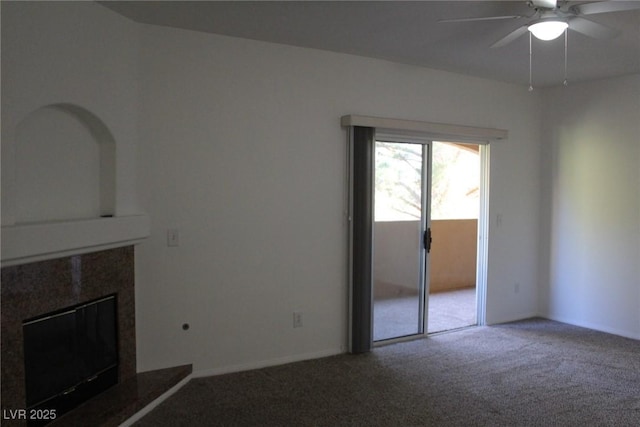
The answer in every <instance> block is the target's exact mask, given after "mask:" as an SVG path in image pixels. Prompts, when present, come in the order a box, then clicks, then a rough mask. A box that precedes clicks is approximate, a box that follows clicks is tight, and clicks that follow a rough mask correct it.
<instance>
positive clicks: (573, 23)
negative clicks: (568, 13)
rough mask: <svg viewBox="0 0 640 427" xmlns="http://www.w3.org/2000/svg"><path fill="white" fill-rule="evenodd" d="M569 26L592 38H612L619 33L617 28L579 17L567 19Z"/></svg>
mask: <svg viewBox="0 0 640 427" xmlns="http://www.w3.org/2000/svg"><path fill="white" fill-rule="evenodd" d="M569 28H570V29H572V30H573V31H577V32H579V33H581V34H584V35H585V36H589V37H592V38H594V39H612V38H614V37H616V36H617V35H618V34H620V31H618V30H614V29H612V28H609V27H605V26H604V25H602V24H598V23H597V22H593V21H589V20H588V19H584V18H580V17H576V18H573V19H571V20H569Z"/></svg>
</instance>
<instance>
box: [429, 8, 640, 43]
mask: <svg viewBox="0 0 640 427" xmlns="http://www.w3.org/2000/svg"><path fill="white" fill-rule="evenodd" d="M568 3H569V2H568V1H566V0H564V1H563V0H529V1H527V5H528V6H529V7H530V8H531V9H532V13H531V14H530V15H528V16H522V15H506V16H486V17H472V18H458V19H442V20H439V21H438V22H442V23H446V22H472V21H490V20H499V19H521V18H526V19H527V22H526V23H525V24H524V25H522V26H520V27H518V28H516V29H515V30H513V31H511V32H510V33H509V34H507V35H506V36H504V37H502V38H501V39H500V40H498V41H496V42H495V43H494V44H492V45H491V47H492V48H498V47H502V46H506V45H508V44H509V43H511V42H513V41H514V40H516V39H517V38H519V37H520V36H523V35H524V34H526V33H527V32H528V31H529V32H531V34H533V35H534V36H535V37H537V38H538V39H540V40H553V39H556V38H558V37H560V36H561V35H562V34H563V33H564V32H565V30H566V29H569V30H573V31H576V32H578V33H581V34H584V35H586V36H589V37H592V38H596V39H607V38H613V37H615V36H617V35H618V31H617V30H615V29H613V28H609V27H607V26H605V25H602V24H599V23H597V22H594V21H591V20H589V19H586V18H584V17H583V16H589V15H597V14H599V13H609V12H622V11H626V10H634V9H640V1H599V2H591V3H582V4H576V5H569V4H568Z"/></svg>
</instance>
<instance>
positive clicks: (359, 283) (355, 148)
mask: <svg viewBox="0 0 640 427" xmlns="http://www.w3.org/2000/svg"><path fill="white" fill-rule="evenodd" d="M341 123H342V125H343V126H346V127H348V129H349V131H348V155H347V157H348V159H347V167H348V173H347V176H348V178H349V179H348V181H349V182H348V183H347V185H348V187H347V198H348V202H347V204H348V215H347V216H348V222H349V225H348V227H349V243H348V254H349V260H348V266H349V267H348V276H349V277H348V283H349V342H348V348H349V352H351V353H364V352H368V351H371V349H372V348H373V283H372V278H373V271H372V267H373V207H374V206H373V190H374V189H373V185H374V181H373V170H374V167H375V165H374V155H373V150H374V149H375V140H376V132H380V133H381V134H386V135H394V136H396V137H401V138H402V139H403V140H404V139H405V138H408V139H411V138H418V139H422V140H430V141H443V142H455V143H469V144H474V145H479V146H480V156H481V175H482V176H481V185H480V187H481V188H480V196H481V207H480V218H479V221H478V257H477V263H478V266H477V268H476V276H477V287H478V289H477V291H476V298H477V323H478V325H484V324H485V319H486V295H487V291H486V288H487V267H488V228H489V227H488V221H489V171H490V167H489V151H490V150H489V147H488V145H489V143H490V142H491V141H496V140H502V139H506V138H507V135H508V132H507V131H506V130H502V129H491V128H477V127H469V126H460V125H450V124H442V123H430V122H418V121H408V120H397V119H385V118H377V117H370V116H344V117H342V119H341ZM407 142H409V141H407ZM429 166H430V165H429ZM429 185H430V182H429ZM427 259H428V257H427ZM426 271H428V270H426ZM426 271H425V274H426ZM425 291H426V290H425ZM425 309H426V307H425ZM423 319H426V316H423ZM426 330H427V325H426V323H425V324H424V325H423V331H426ZM418 336H425V334H424V332H423V335H418Z"/></svg>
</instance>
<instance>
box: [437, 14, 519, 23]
mask: <svg viewBox="0 0 640 427" xmlns="http://www.w3.org/2000/svg"><path fill="white" fill-rule="evenodd" d="M518 18H523V16H520V15H506V16H485V17H480V18H454V19H438V23H447V22H473V21H494V20H498V19H518Z"/></svg>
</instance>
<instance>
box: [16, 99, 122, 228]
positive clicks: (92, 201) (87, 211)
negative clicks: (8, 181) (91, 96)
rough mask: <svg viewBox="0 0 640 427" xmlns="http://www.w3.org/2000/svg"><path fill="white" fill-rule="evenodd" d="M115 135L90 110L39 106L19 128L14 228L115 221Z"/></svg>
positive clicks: (60, 104)
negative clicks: (18, 226) (61, 223)
mask: <svg viewBox="0 0 640 427" xmlns="http://www.w3.org/2000/svg"><path fill="white" fill-rule="evenodd" d="M115 152H116V144H115V140H114V138H113V134H112V133H111V131H110V130H109V128H108V127H107V126H106V125H105V124H104V122H103V121H102V120H101V119H100V118H98V116H96V115H95V114H93V113H92V112H90V111H89V110H87V109H85V108H83V107H80V106H78V105H74V104H68V103H58V104H50V105H46V106H44V107H40V108H38V109H36V110H34V111H32V112H31V113H29V114H28V115H26V116H25V118H24V119H22V120H21V121H20V122H19V123H18V125H17V126H16V129H15V151H14V155H15V159H14V160H15V172H14V188H13V194H14V197H13V202H14V217H15V223H16V224H28V223H38V222H49V221H64V220H76V219H87V218H98V217H104V216H113V215H114V213H115V199H116V198H115V185H116V184H115V169H116V166H115Z"/></svg>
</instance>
